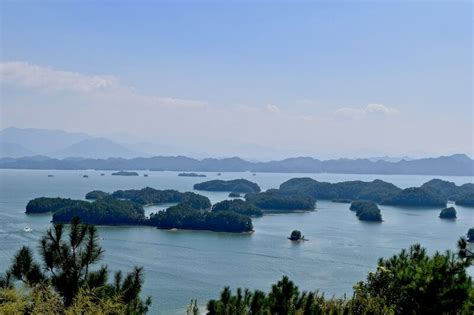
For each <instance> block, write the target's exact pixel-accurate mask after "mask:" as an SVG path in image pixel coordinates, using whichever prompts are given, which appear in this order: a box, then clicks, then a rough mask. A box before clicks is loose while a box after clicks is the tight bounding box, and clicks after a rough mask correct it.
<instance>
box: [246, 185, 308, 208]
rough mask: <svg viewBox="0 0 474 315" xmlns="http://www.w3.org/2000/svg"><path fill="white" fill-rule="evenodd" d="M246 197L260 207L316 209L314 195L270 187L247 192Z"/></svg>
mask: <svg viewBox="0 0 474 315" xmlns="http://www.w3.org/2000/svg"><path fill="white" fill-rule="evenodd" d="M245 199H246V200H247V201H248V202H249V203H252V204H254V205H255V206H257V207H258V208H260V209H264V210H276V211H294V210H314V205H315V203H316V200H315V199H314V198H313V197H310V196H307V195H302V194H297V193H287V192H282V191H280V190H277V189H269V190H267V191H266V192H262V193H255V194H247V195H245Z"/></svg>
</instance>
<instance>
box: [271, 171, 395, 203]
mask: <svg viewBox="0 0 474 315" xmlns="http://www.w3.org/2000/svg"><path fill="white" fill-rule="evenodd" d="M280 190H281V191H285V192H292V193H298V194H304V195H308V196H311V197H313V198H316V199H325V200H337V199H349V200H356V199H363V200H370V201H374V202H380V201H382V200H385V199H387V198H390V197H392V196H394V195H396V194H398V193H399V192H400V191H401V189H400V188H398V187H397V186H395V185H393V184H390V183H387V182H384V181H381V180H379V179H376V180H374V181H372V182H363V181H347V182H340V183H335V184H331V183H326V182H318V181H316V180H314V179H312V178H309V177H304V178H293V179H290V180H288V181H286V182H284V183H283V184H281V185H280Z"/></svg>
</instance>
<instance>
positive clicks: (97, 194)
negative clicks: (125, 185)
mask: <svg viewBox="0 0 474 315" xmlns="http://www.w3.org/2000/svg"><path fill="white" fill-rule="evenodd" d="M108 196H109V194H108V193H106V192H105V191H102V190H93V191H90V192H88V193H87V194H86V199H87V200H97V199H101V198H105V197H108Z"/></svg>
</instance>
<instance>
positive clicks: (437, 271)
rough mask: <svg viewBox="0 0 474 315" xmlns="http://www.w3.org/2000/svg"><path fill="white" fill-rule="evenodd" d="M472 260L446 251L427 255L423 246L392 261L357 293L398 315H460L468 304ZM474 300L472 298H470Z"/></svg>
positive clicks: (380, 267)
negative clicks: (386, 306)
mask: <svg viewBox="0 0 474 315" xmlns="http://www.w3.org/2000/svg"><path fill="white" fill-rule="evenodd" d="M470 264H471V262H470V261H467V260H466V259H462V258H460V257H459V256H457V255H454V254H453V253H451V252H449V251H447V252H446V253H445V254H441V253H439V252H436V253H435V254H434V255H433V256H431V257H430V256H428V255H427V253H426V250H425V249H424V248H422V247H421V246H420V245H413V246H411V247H410V248H409V249H408V250H402V251H401V253H400V254H398V255H395V256H393V257H391V258H389V259H380V260H379V263H378V268H377V270H376V272H373V273H370V274H369V275H368V277H367V281H366V282H361V283H359V284H358V285H357V286H356V288H357V289H356V292H362V293H364V294H366V295H368V296H372V297H374V298H378V299H381V300H382V301H383V303H384V305H388V306H391V307H393V308H394V310H395V313H397V314H457V313H460V312H461V310H462V309H463V307H464V305H465V303H469V299H470V294H472V290H473V286H472V280H471V278H470V277H469V276H468V275H467V273H466V268H467V267H468V266H469V265H470ZM471 297H472V296H471Z"/></svg>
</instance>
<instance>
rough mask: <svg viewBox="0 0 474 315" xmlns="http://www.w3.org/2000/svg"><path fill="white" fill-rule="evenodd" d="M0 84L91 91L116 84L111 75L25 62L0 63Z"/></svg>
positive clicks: (115, 79) (116, 81) (114, 78)
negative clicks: (84, 72) (86, 73)
mask: <svg viewBox="0 0 474 315" xmlns="http://www.w3.org/2000/svg"><path fill="white" fill-rule="evenodd" d="M0 78H1V84H2V85H4V84H12V85H16V86H21V87H27V88H39V89H46V90H56V91H58V90H72V91H78V92H91V91H95V90H100V89H106V88H111V87H116V86H118V80H117V78H116V77H114V76H111V75H84V74H80V73H77V72H69V71H58V70H54V69H51V68H47V67H41V66H37V65H32V64H29V63H26V62H2V63H0Z"/></svg>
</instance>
